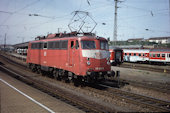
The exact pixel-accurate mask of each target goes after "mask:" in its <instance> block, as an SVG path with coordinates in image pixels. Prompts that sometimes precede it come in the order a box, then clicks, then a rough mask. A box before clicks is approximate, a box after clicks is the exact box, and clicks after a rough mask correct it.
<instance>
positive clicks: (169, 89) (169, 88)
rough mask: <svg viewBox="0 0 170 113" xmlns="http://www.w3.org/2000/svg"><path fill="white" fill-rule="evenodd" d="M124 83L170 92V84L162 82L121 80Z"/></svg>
mask: <svg viewBox="0 0 170 113" xmlns="http://www.w3.org/2000/svg"><path fill="white" fill-rule="evenodd" d="M120 81H121V82H122V83H123V84H128V85H132V86H135V87H142V88H146V89H149V90H150V89H151V90H155V91H158V92H163V93H168V94H170V85H169V84H160V83H141V82H136V81H130V80H122V79H121V80H120Z"/></svg>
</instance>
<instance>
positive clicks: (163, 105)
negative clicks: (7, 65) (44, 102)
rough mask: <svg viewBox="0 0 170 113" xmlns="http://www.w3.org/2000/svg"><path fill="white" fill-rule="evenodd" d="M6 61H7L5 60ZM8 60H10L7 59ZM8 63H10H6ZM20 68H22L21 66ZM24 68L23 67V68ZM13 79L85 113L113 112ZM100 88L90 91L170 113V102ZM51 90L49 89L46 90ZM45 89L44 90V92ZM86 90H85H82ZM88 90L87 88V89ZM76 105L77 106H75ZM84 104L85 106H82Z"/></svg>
mask: <svg viewBox="0 0 170 113" xmlns="http://www.w3.org/2000/svg"><path fill="white" fill-rule="evenodd" d="M6 60H7V59H6ZM8 60H10V59H8ZM8 62H10V61H8ZM17 65H19V64H17ZM21 67H22V66H21ZM24 68H25V67H24ZM13 76H14V77H15V78H17V79H21V80H22V81H24V82H26V83H28V84H31V85H33V86H34V87H38V88H39V89H41V90H43V91H44V92H46V93H49V94H50V95H52V96H54V97H57V98H62V100H65V101H67V102H69V103H72V105H76V106H79V108H85V109H86V110H85V111H87V112H89V111H90V112H110V111H111V112H113V110H109V109H108V108H104V107H102V106H101V105H99V106H98V105H96V104H95V106H96V107H95V108H90V107H89V106H93V105H94V102H87V101H85V100H80V98H74V97H75V96H70V95H71V94H68V95H67V97H66V98H65V97H64V96H65V95H63V94H67V93H66V92H64V93H62V94H60V93H59V92H62V91H61V90H59V89H58V90H56V89H55V88H54V86H50V87H49V85H48V84H47V83H42V82H40V81H39V80H32V78H29V77H25V76H22V77H21V76H18V75H13ZM25 78H27V79H28V78H29V80H28V81H27V80H25ZM100 86H101V87H106V88H107V90H105V91H103V90H98V89H94V88H91V89H90V91H92V92H95V93H97V94H101V95H105V96H108V97H111V98H116V99H119V100H124V101H125V102H127V103H132V104H135V105H139V106H142V107H144V108H149V109H151V110H153V111H159V112H170V102H166V101H161V100H158V99H155V98H151V97H146V96H142V95H138V94H134V93H130V92H125V91H121V90H119V89H115V88H113V87H110V86H108V85H107V86H106V85H105V84H101V85H100ZM48 88H51V89H48ZM44 89H45V90H44ZM84 89H86V88H84ZM88 90H89V88H88ZM54 91H58V92H56V93H54ZM73 98H74V99H75V100H80V101H78V102H77V101H75V100H71V99H73ZM77 103H78V104H77ZM84 103H86V104H84Z"/></svg>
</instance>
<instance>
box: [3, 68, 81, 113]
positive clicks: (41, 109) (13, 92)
mask: <svg viewBox="0 0 170 113" xmlns="http://www.w3.org/2000/svg"><path fill="white" fill-rule="evenodd" d="M0 89H1V90H0V107H1V109H0V112H1V113H47V112H48V113H49V112H51V113H83V111H81V110H79V109H77V108H75V107H73V106H71V105H69V104H66V103H64V102H62V101H60V100H58V99H56V98H54V97H51V96H49V95H48V94H46V93H43V92H41V91H39V90H37V89H35V88H33V87H31V86H28V85H27V84H25V83H22V82H20V81H18V80H17V79H15V78H12V77H10V76H8V75H7V74H5V73H3V72H1V71H0Z"/></svg>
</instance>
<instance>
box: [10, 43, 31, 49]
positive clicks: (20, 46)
mask: <svg viewBox="0 0 170 113" xmlns="http://www.w3.org/2000/svg"><path fill="white" fill-rule="evenodd" d="M28 43H29V42H23V43H19V44H14V45H13V47H14V48H27V47H28Z"/></svg>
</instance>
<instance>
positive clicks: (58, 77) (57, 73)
mask: <svg viewBox="0 0 170 113" xmlns="http://www.w3.org/2000/svg"><path fill="white" fill-rule="evenodd" d="M53 77H54V79H56V80H61V78H60V76H59V72H58V70H56V69H54V71H53Z"/></svg>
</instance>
